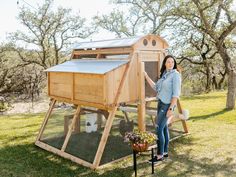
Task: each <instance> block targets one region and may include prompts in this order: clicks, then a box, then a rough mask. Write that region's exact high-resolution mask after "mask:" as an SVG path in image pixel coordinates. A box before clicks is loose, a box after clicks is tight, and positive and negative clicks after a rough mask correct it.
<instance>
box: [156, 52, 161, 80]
mask: <svg viewBox="0 0 236 177" xmlns="http://www.w3.org/2000/svg"><path fill="white" fill-rule="evenodd" d="M160 72H161V65H160V53H158V55H157V77H158V79H160V75H161V73H160Z"/></svg>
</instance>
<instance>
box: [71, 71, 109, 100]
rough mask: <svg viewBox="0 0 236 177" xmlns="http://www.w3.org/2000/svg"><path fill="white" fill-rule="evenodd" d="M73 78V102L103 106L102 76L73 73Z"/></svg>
mask: <svg viewBox="0 0 236 177" xmlns="http://www.w3.org/2000/svg"><path fill="white" fill-rule="evenodd" d="M74 77H75V78H74V84H75V85H74V99H75V100H81V101H87V102H93V103H101V104H104V100H105V98H104V84H103V80H104V75H99V74H81V73H75V75H74Z"/></svg>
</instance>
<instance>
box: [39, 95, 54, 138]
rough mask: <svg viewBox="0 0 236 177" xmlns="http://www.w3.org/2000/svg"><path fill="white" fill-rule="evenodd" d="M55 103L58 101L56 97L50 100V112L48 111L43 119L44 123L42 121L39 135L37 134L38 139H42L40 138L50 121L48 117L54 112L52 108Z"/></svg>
mask: <svg viewBox="0 0 236 177" xmlns="http://www.w3.org/2000/svg"><path fill="white" fill-rule="evenodd" d="M55 103H56V100H55V99H53V100H52V101H51V102H50V107H49V109H48V112H47V114H46V116H45V119H44V121H43V123H42V125H41V128H40V131H39V134H38V136H37V138H36V141H38V140H40V138H41V136H42V134H43V131H44V129H45V126H46V124H47V122H48V119H49V117H50V115H51V113H52V110H53V107H54V105H55Z"/></svg>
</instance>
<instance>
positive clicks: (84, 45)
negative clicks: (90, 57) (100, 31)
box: [74, 36, 143, 49]
mask: <svg viewBox="0 0 236 177" xmlns="http://www.w3.org/2000/svg"><path fill="white" fill-rule="evenodd" d="M142 37H143V36H136V37H131V38H120V39H109V40H101V41H90V42H81V43H78V44H76V45H75V48H74V49H91V48H114V47H128V46H132V45H133V44H135V43H136V42H137V41H138V40H139V39H141V38H142Z"/></svg>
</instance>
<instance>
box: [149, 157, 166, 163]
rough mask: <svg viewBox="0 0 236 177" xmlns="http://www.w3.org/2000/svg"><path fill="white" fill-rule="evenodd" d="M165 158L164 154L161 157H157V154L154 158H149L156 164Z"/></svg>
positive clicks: (150, 161)
mask: <svg viewBox="0 0 236 177" xmlns="http://www.w3.org/2000/svg"><path fill="white" fill-rule="evenodd" d="M163 160H164V156H163V157H161V158H159V159H158V158H157V156H154V157H153V159H150V160H148V162H149V163H154V164H156V163H157V162H160V161H163Z"/></svg>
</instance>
